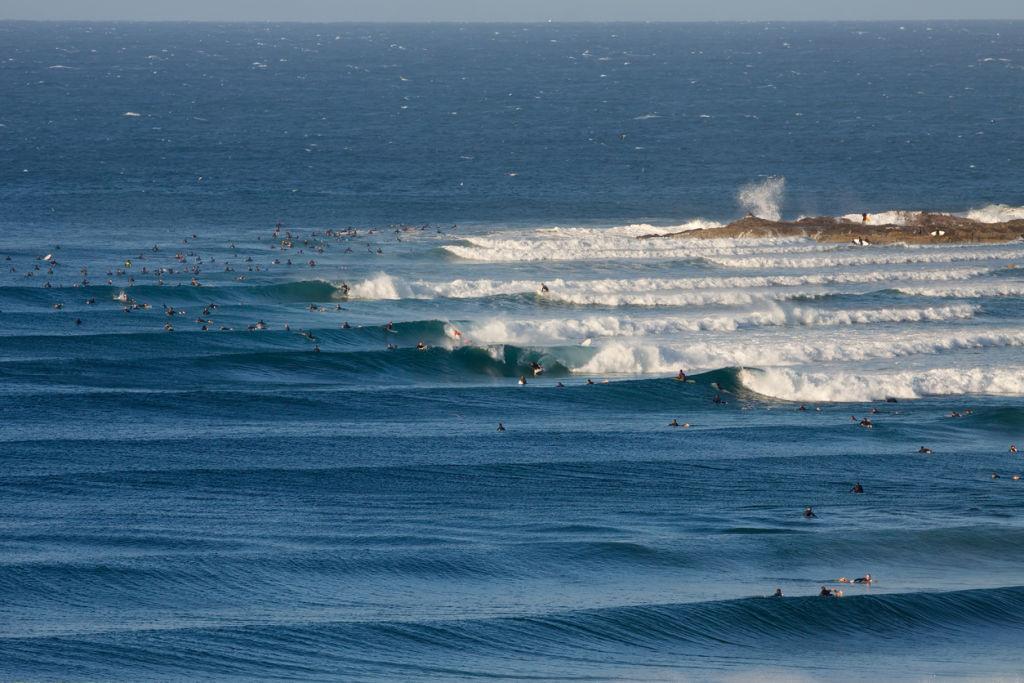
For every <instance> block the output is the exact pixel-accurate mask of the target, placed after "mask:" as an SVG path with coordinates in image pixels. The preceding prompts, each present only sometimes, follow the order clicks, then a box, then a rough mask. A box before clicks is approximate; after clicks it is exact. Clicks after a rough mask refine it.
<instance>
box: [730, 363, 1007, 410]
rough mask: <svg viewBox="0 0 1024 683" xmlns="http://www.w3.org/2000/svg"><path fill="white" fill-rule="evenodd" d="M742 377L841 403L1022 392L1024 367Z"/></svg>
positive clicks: (779, 372) (775, 371)
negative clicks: (889, 398) (891, 398)
mask: <svg viewBox="0 0 1024 683" xmlns="http://www.w3.org/2000/svg"><path fill="white" fill-rule="evenodd" d="M739 379H740V382H741V383H742V384H743V386H745V387H746V388H748V389H750V390H751V391H754V392H757V393H758V394H761V395H762V396H771V397H774V398H780V399H783V400H787V401H806V402H812V401H813V402H823V403H824V402H829V403H832V402H835V403H843V402H861V401H880V400H883V399H885V398H888V397H890V396H891V397H894V398H899V399H914V398H921V397H923V396H959V395H963V394H985V395H994V396H1021V395H1024V367H1012V368H1006V367H1004V368H933V369H930V370H923V371H920V372H911V371H904V372H891V373H880V374H862V373H857V374H854V373H849V372H829V373H824V372H800V371H797V370H793V369H790V368H769V369H766V370H753V369H744V370H742V371H740V376H739Z"/></svg>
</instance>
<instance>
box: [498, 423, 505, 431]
mask: <svg viewBox="0 0 1024 683" xmlns="http://www.w3.org/2000/svg"><path fill="white" fill-rule="evenodd" d="M498 431H499V432H503V431H505V425H503V424H502V423H500V422H499V423H498Z"/></svg>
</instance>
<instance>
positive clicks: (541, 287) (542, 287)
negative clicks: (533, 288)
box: [540, 282, 551, 294]
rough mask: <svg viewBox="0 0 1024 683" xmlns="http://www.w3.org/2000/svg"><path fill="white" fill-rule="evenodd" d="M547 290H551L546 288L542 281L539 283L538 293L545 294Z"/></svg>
mask: <svg viewBox="0 0 1024 683" xmlns="http://www.w3.org/2000/svg"><path fill="white" fill-rule="evenodd" d="M549 291H551V290H549V289H548V286H547V285H546V284H544V283H543V282H542V283H540V293H541V294H547V293H548V292H549Z"/></svg>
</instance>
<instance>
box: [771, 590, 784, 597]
mask: <svg viewBox="0 0 1024 683" xmlns="http://www.w3.org/2000/svg"><path fill="white" fill-rule="evenodd" d="M772 597H773V598H781V597H782V589H781V588H776V589H775V592H774V593H772Z"/></svg>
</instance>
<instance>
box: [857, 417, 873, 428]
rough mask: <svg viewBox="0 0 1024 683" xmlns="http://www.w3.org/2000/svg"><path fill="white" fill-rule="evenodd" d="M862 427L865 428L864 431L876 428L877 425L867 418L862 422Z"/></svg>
mask: <svg viewBox="0 0 1024 683" xmlns="http://www.w3.org/2000/svg"><path fill="white" fill-rule="evenodd" d="M860 426H861V427H863V428H864V429H871V428H872V427H874V426H875V423H874V422H872V421H871V420H869V419H868V418H866V417H865V418H864V419H863V420H861V421H860Z"/></svg>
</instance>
